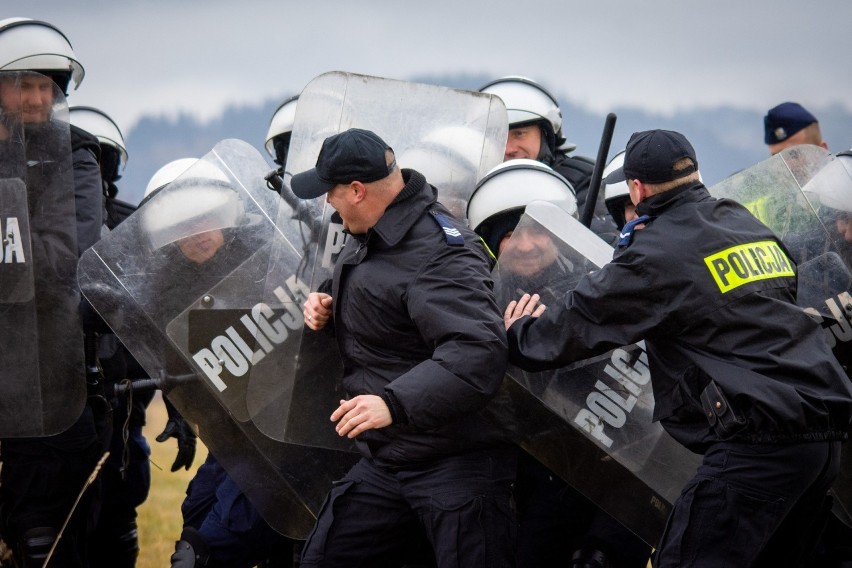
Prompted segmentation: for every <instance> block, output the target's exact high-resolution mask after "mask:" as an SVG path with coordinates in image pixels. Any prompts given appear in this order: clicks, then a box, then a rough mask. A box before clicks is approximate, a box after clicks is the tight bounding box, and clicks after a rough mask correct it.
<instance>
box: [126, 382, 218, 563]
mask: <svg viewBox="0 0 852 568" xmlns="http://www.w3.org/2000/svg"><path fill="white" fill-rule="evenodd" d="M166 419H167V417H166V407H165V406H164V405H163V401H162V399H161V398H160V395H159V393H157V396H156V397H155V398H154V400H153V401H152V402H151V405H150V406H149V407H148V423H147V424H146V426H145V437H146V438H147V439H148V443H149V444H150V445H151V492H150V494H149V496H148V500H147V501H146V502H145V503H143V504H142V506H141V507H139V518H138V519H137V522H138V524H139V549H140V550H139V560H138V561H137V563H136V566H137V568H162V567H163V566H168V565H169V557H170V556H171V555H172V552H174V549H175V541H176V540H177V539H178V538H179V537H180V531H181V524H182V519H181V514H180V504H181V503H182V502H183V498H184V495H185V494H186V486H187V484H188V483H189V480H190V479H192V477H193V476H194V475H195V470H196V469H198V466H199V465H201V464H202V463H204V459H205V458H206V457H207V448H205V447H204V444H202V443H201V441H200V440H199V441H198V446H197V450H196V454H195V461H194V462H193V464H192V467H191V468H190V469H189V471H187V470H183V469H181V470H179V471H176V472H175V473H172V472H171V471H169V469H170V468H171V466H172V463H173V462H174V459H175V455H176V454H177V441H176V440H175V439H174V438H171V439H170V440H168V441H166V442H163V443H162V444H161V443H159V442H157V441H156V440H155V439H154V438H156V437H157V435H158V434H159V433H160V432H162V431H163V428H164V427H165V425H166Z"/></svg>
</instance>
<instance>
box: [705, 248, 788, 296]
mask: <svg viewBox="0 0 852 568" xmlns="http://www.w3.org/2000/svg"><path fill="white" fill-rule="evenodd" d="M704 263H705V264H706V265H707V268H709V269H710V274H711V275H712V276H713V280H715V281H716V284H717V285H718V286H719V291H720V292H722V293H723V294H724V293H725V292H730V291H731V290H733V289H734V288H738V287H740V286H742V285H743V284H748V283H749V282H757V281H758V280H766V279H768V278H783V277H786V276H795V275H796V273H795V272H793V263H792V262H790V259H789V258H787V255H786V254H784V251H783V250H781V247H779V246H778V243H776V242H775V241H760V242H757V243H747V244H744V245H737V246H735V247H731V248H728V249H725V250H723V251H720V252H717V253H715V254H711V255H710V256H708V257H705V258H704Z"/></svg>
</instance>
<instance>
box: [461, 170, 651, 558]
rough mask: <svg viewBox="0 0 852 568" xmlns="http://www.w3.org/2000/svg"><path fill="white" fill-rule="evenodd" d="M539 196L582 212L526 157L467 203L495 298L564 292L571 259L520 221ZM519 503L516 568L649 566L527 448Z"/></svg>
mask: <svg viewBox="0 0 852 568" xmlns="http://www.w3.org/2000/svg"><path fill="white" fill-rule="evenodd" d="M534 200H542V201H548V202H550V203H554V204H556V205H558V206H560V207H561V208H562V209H564V210H565V211H566V213H568V214H571V215H574V216H575V217H576V215H577V205H576V198H575V196H574V188H573V187H571V184H570V183H569V182H568V181H567V180H566V179H565V178H563V177H562V176H561V175H559V174H558V173H556V172H555V171H554V170H552V169H551V168H550V167H549V166H547V165H545V164H543V163H541V162H538V161H535V160H530V159H523V158H520V159H513V160H507V161H505V162H503V163H502V164H500V165H499V166H497V167H495V168H494V169H492V170H491V171H490V172H489V173H488V174H487V175H486V176H485V177H483V178H482V180H480V182H479V183H478V184H477V187H476V190H475V191H474V193H473V195H471V198H470V201H469V203H468V218H469V220H470V223H471V226H472V227H473V229H474V231H476V232H477V233H478V234H479V235H480V236H482V238H483V239H484V240H485V242H486V244H487V245H488V247H489V249H491V251H492V252H493V253H494V254H495V255H497V258H498V265H499V267H500V278H499V284H498V285H497V287H496V290H495V293H496V295H497V301H498V303H502V304H506V303H508V302H509V301H510V300H511V299H512V298H513V297H514V296H515V295H516V294H518V293H519V291H526V292H530V293H532V292H536V293H538V294H539V295H540V297H541V298H542V302H544V304H545V305H547V304H550V303H552V302H555V301H556V299H557V298H558V297H559V296H561V294H562V291H563V290H564V287H565V282H566V280H567V279H566V277H565V270H566V267H565V266H564V264H567V263H563V261H561V259H560V257H559V254H558V249H557V247H556V244H555V243H554V239H553V237H552V235H550V234H549V233H547V232H546V231H544V230H543V229H541V228H539V227H534V226H519V225H518V223H519V221H520V219H521V216H522V215H523V213H524V209H525V207H526V205H527V204H528V203H530V202H532V201H534ZM577 269H579V267H577ZM515 502H516V504H517V508H518V553H517V565H518V566H519V567H525V566H529V567H531V568H532V567H537V568H544V567H547V566H553V567H557V566H567V565H569V564H568V563H569V561H570V566H572V567H573V568H598V567H611V568H627V567H634V568H644V566H645V565H646V564H647V562H648V558H649V557H650V554H651V551H650V547H648V546H647V545H646V544H645V543H643V542H642V541H641V540H640V539H639V538H638V537H636V536H635V535H634V534H633V533H631V532H630V531H629V530H627V529H626V528H624V526H623V525H621V524H620V523H618V522H617V521H616V520H615V519H613V518H612V517H610V516H609V515H608V514H606V513H605V512H604V511H602V510H601V509H599V508H598V507H597V506H596V505H595V504H594V503H592V502H591V501H589V500H588V499H587V498H586V497H584V496H583V495H582V494H581V493H580V492H578V491H577V490H576V489H574V488H573V487H572V486H571V485H569V484H568V483H566V482H565V481H564V480H563V479H562V478H560V477H559V475H558V474H557V473H555V472H553V471H551V470H550V469H548V468H547V467H545V466H544V465H542V464H541V462H539V461H538V460H536V459H535V458H534V457H533V456H532V455H530V454H528V453H524V454H522V455H521V458H520V459H519V463H518V479H517V481H516V483H515Z"/></svg>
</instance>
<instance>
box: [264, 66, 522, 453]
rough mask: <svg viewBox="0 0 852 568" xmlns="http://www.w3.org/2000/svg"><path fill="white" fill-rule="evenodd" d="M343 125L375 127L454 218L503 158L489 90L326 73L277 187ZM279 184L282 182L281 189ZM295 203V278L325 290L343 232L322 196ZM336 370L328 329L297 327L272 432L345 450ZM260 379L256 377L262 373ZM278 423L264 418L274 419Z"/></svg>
mask: <svg viewBox="0 0 852 568" xmlns="http://www.w3.org/2000/svg"><path fill="white" fill-rule="evenodd" d="M349 128H364V129H368V130H372V131H374V132H375V133H377V134H378V135H379V136H380V137H381V138H382V139H383V140H384V141H385V142H386V143H387V144H388V145H389V146H391V147H392V148H393V150H394V153H395V155H396V160H397V164H398V165H399V167H401V168H412V169H416V170H417V171H419V172H420V173H422V174H424V175H425V177H426V179H427V181H429V182H430V183H431V184H432V185H434V186H435V187H436V188H437V190H438V200H439V201H440V202H441V203H442V204H444V205H445V206H446V207H447V208H448V209H449V210H450V211H451V212H452V213H453V214H454V215H456V216H457V217H458V218H459V219H461V218H463V216H464V212H465V209H466V203H467V200H468V198H469V197H470V195H471V193H472V192H473V190H474V188H475V187H476V182H477V181H478V180H479V179H480V178H481V177H482V176H484V175H485V174H486V173H487V172H488V171H489V170H490V169H491V168H492V167H494V166H496V165H497V164H499V163H500V162H501V161H502V160H503V149H504V148H505V144H506V134H507V132H508V120H507V118H506V108H505V105H504V104H503V102H502V101H501V100H500V99H499V98H497V97H495V96H494V95H489V94H485V93H477V92H472V91H464V90H460V89H451V88H447V87H440V86H436V85H425V84H419V83H412V82H407V81H397V80H393V79H385V78H381V77H369V76H365V75H357V74H352V73H344V72H331V73H325V74H323V75H320V76H319V77H316V78H315V79H313V80H312V81H311V82H310V83H309V84H308V85H307V86H306V87H305V89H304V90H303V91H302V93H301V95H300V96H299V102H298V105H297V108H296V118H295V123H294V126H293V135H292V140H291V144H290V150H289V153H288V155H287V168H286V172H285V176H284V180H285V186H287V185H288V183H289V180H290V178H291V177H292V175H293V174H296V173H300V172H303V171H305V170H308V169H310V168H312V167H314V166H315V164H316V160H317V157H318V155H319V151H320V148H321V147H322V143H323V141H324V140H325V139H326V138H327V137H328V136H331V135H333V134H336V133H338V132H342V131H344V130H347V129H349ZM286 191H287V190H286V187H285V192H283V193H284V194H285V195H286ZM293 199H295V198H293ZM285 200H286V199H285ZM295 205H296V207H295V208H294V209H295V210H296V212H295V216H296V217H297V218H298V220H299V223H300V225H301V227H302V228H303V229H304V231H303V233H302V239H303V240H302V249H303V250H304V251H305V252H304V255H303V258H304V259H305V264H304V267H303V269H300V271H299V274H300V279H302V277H301V275H302V274H304V279H303V280H304V281H305V282H307V283H308V284H309V288H310V290H311V291H316V290H324V289H326V286H327V284H328V282H329V280H330V279H331V277H332V274H333V270H334V264H335V261H336V260H337V257H338V256H339V254H340V252H341V251H342V250H343V247H344V246H345V243H346V238H347V233H345V232H344V230H343V225H342V224H341V223H340V222H339V221H336V220H335V219H334V218H333V217H332V214H333V213H334V209H333V208H331V207H330V206H328V205H327V204H326V202H325V197H324V196H323V197H319V198H317V199H314V200H310V201H305V202H301V203H299V204H295ZM293 215H294V213H293V212H291V211H289V210H288V211H284V210H279V218H278V222H277V224H278V225H279V226H282V225H284V224H286V223H288V222H292V217H293ZM272 264H273V265H275V264H277V262H273V263H272ZM270 283H271V284H270V287H273V286H274V285H275V284H274V280H270ZM389 340H391V339H390V338H389ZM258 372H262V369H258V370H255V371H253V373H252V380H254V375H255V373H258ZM341 376H342V366H341V363H340V356H339V353H338V349H337V343H336V340H335V338H334V334H332V333H314V332H310V333H305V334H304V336H303V338H302V345H301V347H300V349H299V354H298V368H297V371H296V379H295V382H294V385H293V394H292V404H291V411H290V413H289V415H288V422H287V424H286V425H285V426H284V429H283V431H277V432H274V433H273V435H274V436H275V437H276V438H279V439H284V440H286V441H289V442H293V443H300V444H306V445H309V446H318V447H325V448H336V449H341V450H350V451H351V450H352V449H353V448H354V445H353V444H352V442H351V441H349V440H348V439H346V438H341V437H339V436H338V435H337V434H336V432H335V430H334V427H333V424H332V423H331V422H329V421H328V417H329V416H330V415H331V413H332V412H333V411H334V409H335V408H336V407H337V405H338V404H339V401H340V400H341V399H343V398H346V393H345V392H343V390H342V388H341V385H340V377H341ZM259 380H260V381H261V384H263V383H264V382H266V381H267V380H268V379H266V378H264V377H260V379H259ZM278 425H279V424H278V423H277V422H270V423H269V424H268V426H271V427H273V428H274V427H278ZM264 427H265V426H264ZM270 432H271V430H270Z"/></svg>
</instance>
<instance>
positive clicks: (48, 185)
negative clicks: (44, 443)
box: [0, 72, 86, 438]
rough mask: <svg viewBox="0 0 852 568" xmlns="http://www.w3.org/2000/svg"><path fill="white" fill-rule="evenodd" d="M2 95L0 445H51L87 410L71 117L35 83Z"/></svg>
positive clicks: (23, 76) (0, 83)
mask: <svg viewBox="0 0 852 568" xmlns="http://www.w3.org/2000/svg"><path fill="white" fill-rule="evenodd" d="M0 89H2V94H3V97H2V100H0V230H2V244H0V329H2V330H3V335H4V337H3V341H2V342H1V343H0V377H2V382H0V385H2V386H0V437H4V438H6V437H8V438H11V437H25V436H46V435H51V434H58V433H60V432H62V431H64V430H65V429H67V428H68V427H70V426H71V425H72V424H73V423H74V421H75V420H76V419H77V418H78V417H79V416H80V413H81V412H82V410H83V406H84V404H85V401H86V381H85V369H84V365H83V339H82V327H81V325H80V318H79V311H78V310H79V303H80V294H79V291H78V290H77V286H76V283H75V280H74V275H75V270H76V265H77V225H76V216H75V205H74V178H73V166H72V162H71V137H70V130H69V125H68V107H67V105H66V103H65V97H64V95H63V94H62V92H61V91H60V90H59V89H58V88H57V87H56V85H55V84H54V83H53V81H52V80H51V79H50V78H49V77H45V76H43V75H40V74H38V73H30V72H0ZM45 92H49V93H50V95H51V96H45Z"/></svg>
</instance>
